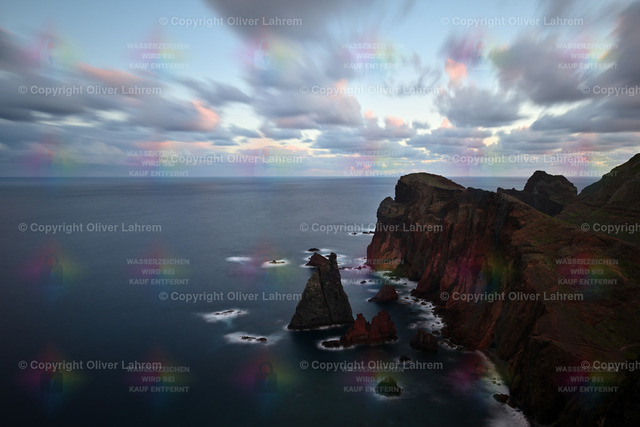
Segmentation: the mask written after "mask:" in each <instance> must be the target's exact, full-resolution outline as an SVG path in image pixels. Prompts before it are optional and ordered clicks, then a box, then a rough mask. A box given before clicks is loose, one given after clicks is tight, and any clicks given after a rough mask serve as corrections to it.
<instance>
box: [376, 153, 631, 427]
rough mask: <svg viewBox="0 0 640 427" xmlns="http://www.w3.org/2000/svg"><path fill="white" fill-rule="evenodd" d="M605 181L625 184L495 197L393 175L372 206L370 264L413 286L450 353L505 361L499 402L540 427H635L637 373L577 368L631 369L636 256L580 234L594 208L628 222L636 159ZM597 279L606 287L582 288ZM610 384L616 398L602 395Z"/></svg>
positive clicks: (607, 238) (424, 177)
mask: <svg viewBox="0 0 640 427" xmlns="http://www.w3.org/2000/svg"><path fill="white" fill-rule="evenodd" d="M614 171H615V172H616V173H615V174H612V175H611V176H614V175H615V176H617V177H624V179H622V180H621V179H612V178H610V177H605V178H603V179H602V180H601V181H599V182H598V183H596V184H593V185H592V186H589V187H587V188H585V189H584V190H583V191H582V192H581V193H580V195H577V196H576V194H575V193H576V192H575V187H573V185H572V184H571V183H569V182H568V181H567V180H566V179H564V178H563V177H559V176H551V175H548V174H545V173H543V172H536V174H534V176H533V177H532V178H531V179H530V181H529V182H528V183H527V186H525V190H523V191H518V190H502V189H499V190H498V191H497V192H490V191H483V190H478V189H474V188H464V187H462V186H460V185H458V184H456V183H455V182H453V181H450V180H448V179H446V178H444V177H441V176H437V175H431V174H426V173H418V174H410V175H406V176H403V177H401V178H400V180H399V181H398V183H397V185H396V195H395V198H393V199H392V198H390V197H389V198H387V199H385V200H383V201H382V203H381V204H380V207H379V208H378V212H377V217H378V224H377V226H376V232H375V234H374V237H373V240H372V242H371V244H370V245H369V247H368V248H367V259H368V264H369V266H370V267H371V268H373V269H386V270H393V271H394V274H396V275H398V276H404V277H408V278H409V279H411V280H415V281H418V285H417V287H416V289H415V290H414V291H413V292H412V293H413V295H414V296H416V297H420V298H424V299H427V300H429V301H432V302H433V304H434V305H435V306H436V313H437V314H438V315H440V316H441V317H443V318H444V319H445V321H446V323H447V325H448V332H449V335H450V339H451V341H452V342H453V343H454V344H458V345H463V346H464V347H465V348H467V349H470V350H475V349H478V350H484V351H485V352H486V353H489V354H494V355H495V356H496V357H497V358H499V359H500V360H501V361H503V362H504V364H505V366H506V367H505V370H506V374H507V379H508V383H509V388H510V396H509V397H508V398H505V397H504V396H498V397H497V398H496V399H498V400H499V401H504V402H510V404H515V405H517V406H518V407H520V408H521V409H522V410H523V411H524V412H525V414H527V415H528V416H529V417H531V418H532V419H533V420H535V421H536V422H539V423H545V424H547V423H558V424H559V425H587V426H590V425H593V426H595V425H612V426H613V425H634V424H635V425H638V424H640V422H639V420H638V417H640V415H638V411H637V409H636V408H635V406H634V403H633V402H637V401H638V397H639V396H640V386H639V385H640V379H639V375H638V370H636V371H632V370H626V371H618V372H605V373H598V374H594V373H593V372H592V370H589V369H586V368H585V366H584V365H582V366H581V364H583V363H584V362H586V363H589V366H595V363H605V362H606V363H613V362H618V363H622V362H627V363H631V362H634V361H639V360H640V358H639V356H640V336H639V335H638V333H637V331H638V330H640V319H639V318H638V316H637V314H638V313H639V312H640V298H638V291H639V290H640V247H639V246H637V245H636V244H634V243H633V240H632V239H624V238H622V237H617V236H615V235H614V236H612V235H607V234H604V233H598V232H594V231H592V230H586V228H585V227H584V225H582V226H581V224H580V221H582V220H583V219H584V218H594V216H593V211H594V209H595V208H597V209H598V213H599V216H598V220H599V221H600V222H607V221H610V222H612V223H618V222H619V219H620V216H622V217H623V218H625V219H629V218H635V220H638V218H639V217H638V216H637V215H636V212H635V210H634V209H637V207H638V206H639V203H638V199H639V198H640V192H639V191H633V190H632V189H638V182H639V181H640V178H639V176H640V175H639V174H640V154H638V155H636V156H634V157H633V158H632V159H631V160H629V161H628V162H627V163H625V164H624V165H621V166H619V167H617V168H615V169H614ZM607 195H608V196H609V198H607ZM594 207H595V208H594ZM625 207H626V210H623V208H625ZM616 212H618V216H616V215H615V214H616ZM550 215H554V216H550ZM412 225H413V226H412ZM417 225H420V226H421V227H418V226H417ZM427 226H431V228H428V227H427ZM425 229H426V230H431V231H424V230H425ZM380 260H387V261H384V262H380ZM387 264H388V265H387ZM567 265H568V266H569V267H567ZM585 266H586V268H585ZM572 267H575V268H572ZM594 276H595V278H596V279H602V280H606V282H602V283H604V284H603V285H600V286H597V285H594V284H592V282H588V281H585V280H587V279H589V280H591V279H592V278H593V277H594ZM501 295H502V296H505V297H504V298H498V297H496V296H501ZM544 295H554V298H543V297H542V296H544ZM525 296H526V297H525ZM420 338H421V340H422V342H423V343H424V344H425V345H429V343H430V341H431V339H430V338H428V337H425V336H423V337H420ZM419 341H420V340H417V341H416V345H418V342H419ZM563 369H564V370H566V371H567V372H578V373H579V375H578V376H570V375H566V374H565V373H564V371H563ZM574 369H575V371H574ZM580 369H583V370H586V372H582V373H584V375H582V373H581V371H580ZM576 377H578V378H580V377H588V378H587V384H584V381H583V383H578V382H579V381H580V380H579V379H578V380H576V379H574V378H576ZM601 378H602V379H601ZM574 382H575V384H574ZM611 384H613V385H615V386H616V387H617V388H616V389H615V391H616V392H615V393H613V392H607V391H604V392H602V390H603V389H604V388H611V387H605V386H610V385H611ZM567 386H571V387H572V386H575V389H574V388H569V389H567V388H566V387H567ZM592 386H593V387H595V388H593V387H592ZM580 387H583V388H582V389H581V388H580ZM596 389H597V390H596ZM584 390H586V391H584ZM636 404H637V403H636Z"/></svg>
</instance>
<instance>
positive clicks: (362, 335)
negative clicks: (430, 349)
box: [322, 310, 398, 348]
mask: <svg viewBox="0 0 640 427" xmlns="http://www.w3.org/2000/svg"><path fill="white" fill-rule="evenodd" d="M397 339H398V335H397V333H396V325H394V324H393V322H392V321H391V316H389V313H387V312H386V311H385V310H382V311H380V312H379V313H378V314H377V315H375V316H374V317H373V319H371V323H369V322H367V319H365V318H364V316H363V315H362V313H358V316H357V317H356V321H355V323H354V324H353V325H351V328H349V330H348V331H347V333H346V334H345V335H343V336H341V337H340V339H339V340H329V341H323V342H322V345H323V346H324V347H327V348H339V347H352V346H354V345H358V344H381V343H385V342H389V341H395V340H397Z"/></svg>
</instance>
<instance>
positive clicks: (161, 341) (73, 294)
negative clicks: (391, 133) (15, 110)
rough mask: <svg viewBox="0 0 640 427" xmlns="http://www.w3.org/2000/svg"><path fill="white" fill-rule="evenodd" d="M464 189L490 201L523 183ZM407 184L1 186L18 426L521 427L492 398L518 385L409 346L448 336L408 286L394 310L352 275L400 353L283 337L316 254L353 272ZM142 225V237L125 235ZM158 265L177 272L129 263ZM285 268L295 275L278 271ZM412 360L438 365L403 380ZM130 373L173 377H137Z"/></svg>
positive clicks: (5, 306)
mask: <svg viewBox="0 0 640 427" xmlns="http://www.w3.org/2000/svg"><path fill="white" fill-rule="evenodd" d="M456 181H458V182H460V183H461V184H463V185H465V186H474V187H477V188H485V189H491V190H495V188H496V187H497V186H502V187H507V188H511V187H513V186H515V187H516V188H522V186H523V185H524V182H525V180H524V179H513V178H498V179H496V178H486V179H477V178H476V179H471V178H466V179H457V180H456ZM395 182H396V179H395V178H393V179H386V178H385V179H382V178H380V179H360V178H354V179H299V178H297V179H294V178H289V179H259V180H258V179H253V178H246V179H215V180H166V181H163V180H159V181H139V180H138V181H137V180H133V181H131V180H119V179H87V180H66V179H58V180H45V179H42V180H41V179H4V180H2V181H1V182H0V194H1V195H2V200H3V208H2V210H1V213H0V235H1V236H2V252H1V257H0V258H1V260H2V261H1V262H0V266H1V269H0V277H1V281H0V283H1V285H2V286H1V288H0V304H1V310H0V312H1V313H2V323H1V324H2V326H1V328H2V334H1V336H2V341H3V342H2V348H3V350H2V354H1V356H0V357H1V360H0V362H1V365H0V367H1V375H2V383H3V384H4V385H5V393H4V394H6V396H5V397H4V398H3V402H4V404H3V406H4V407H5V412H4V414H3V415H4V416H5V419H8V420H11V421H12V423H15V422H18V423H20V424H21V425H46V424H52V425H54V424H58V425H140V424H141V423H144V424H145V425H146V424H163V425H173V424H175V425H255V424H256V423H259V424H260V425H263V424H278V425H289V424H293V423H294V422H296V423H299V422H300V421H299V420H305V424H306V425H326V424H328V423H340V424H347V423H348V424H351V425H402V426H410V425H442V424H443V423H454V424H455V425H514V423H516V424H517V423H523V422H524V421H523V419H522V417H521V415H519V414H518V413H517V412H515V411H513V410H511V409H509V408H507V407H505V406H503V405H500V404H498V403H497V402H496V401H495V400H494V399H493V398H492V395H493V394H494V393H497V392H505V390H506V387H505V386H504V383H503V382H502V380H501V379H500V378H499V377H498V376H497V374H496V373H495V372H493V370H492V365H491V364H490V363H489V362H486V361H484V360H483V359H482V357H481V356H480V355H479V354H474V353H465V352H460V351H457V350H455V349H452V348H449V347H447V346H446V345H444V344H443V345H442V346H441V348H440V351H439V353H438V354H436V355H431V354H422V353H418V352H416V351H414V350H413V349H411V348H410V347H409V340H410V338H411V336H412V335H413V334H414V333H415V330H416V329H417V328H426V329H428V330H437V329H438V328H440V327H442V324H441V322H440V321H439V319H437V318H435V317H434V316H433V314H432V313H431V310H430V306H429V305H422V304H421V303H420V302H419V301H414V300H412V299H409V298H408V294H409V291H410V290H411V289H412V287H413V286H414V285H415V284H412V283H408V282H406V281H401V282H395V283H394V284H396V285H397V287H398V289H399V290H400V293H401V298H400V300H399V301H398V302H395V303H390V304H386V305H384V306H383V305H378V304H374V303H369V302H367V299H368V298H370V297H371V296H373V295H374V294H375V292H376V291H377V289H378V288H379V287H380V286H381V284H382V283H384V281H385V280H383V278H382V277H381V276H380V275H378V274H372V273H371V272H369V271H367V270H350V269H345V270H342V278H343V284H344V287H345V291H346V292H347V294H348V296H349V299H350V302H351V305H352V308H353V311H354V314H355V313H363V314H364V315H365V317H366V318H367V319H368V320H370V319H371V318H372V317H373V316H374V315H375V314H376V313H377V312H378V311H379V310H381V309H382V308H385V309H386V310H387V311H388V312H389V313H390V314H391V318H392V319H393V321H394V323H395V325H396V328H397V329H398V336H399V340H398V341H397V342H396V343H392V344H386V345H380V346H375V347H357V348H353V349H349V350H343V351H327V350H323V349H321V348H320V347H319V346H318V343H319V342H320V341H321V340H324V339H327V338H330V337H337V336H339V335H341V334H342V333H343V332H344V329H327V330H320V331H311V332H290V331H287V330H286V325H287V324H288V322H289V320H290V319H291V316H292V314H293V313H294V311H295V307H296V304H297V301H296V300H286V298H296V297H297V295H299V294H300V293H301V292H302V290H303V289H304V286H305V284H306V281H307V279H308V278H309V276H310V274H311V270H310V269H308V268H304V267H303V264H304V263H305V262H306V258H308V256H309V255H310V254H309V253H308V252H306V250H307V249H309V248H312V247H316V248H320V249H321V252H322V253H324V254H328V253H329V252H330V251H334V252H336V253H337V254H338V255H339V262H340V265H341V267H357V266H359V265H361V264H362V263H363V262H364V260H363V257H364V256H365V253H366V246H367V245H368V243H369V242H370V239H371V236H370V235H369V234H361V233H360V232H361V231H363V230H366V229H368V228H369V226H371V227H373V225H374V224H375V219H376V218H375V214H376V209H377V207H378V205H379V203H380V201H381V200H382V199H384V198H385V197H387V196H393V193H394V186H395ZM582 186H584V184H581V185H580V187H582ZM22 224H24V225H22ZM24 226H26V231H22V227H24ZM146 226H149V227H150V228H149V229H148V230H147V229H146V228H145V227H146ZM129 227H134V228H132V230H137V231H127V232H124V231H123V228H124V229H125V230H128V228H129ZM135 227H137V228H135ZM141 227H142V231H140V229H141ZM54 228H55V229H56V233H55V234H54V233H53V230H54ZM329 228H331V230H330V231H327V229H329ZM335 228H339V231H338V232H335V233H334V232H333V229H335ZM66 231H67V232H66ZM351 231H354V232H356V235H353V234H352V233H351ZM148 259H153V260H155V259H162V260H170V262H172V263H178V264H164V265H151V266H149V265H140V264H132V262H134V260H148ZM273 259H276V260H279V261H281V262H284V263H283V264H277V265H275V266H273V265H270V264H268V261H269V260H273ZM156 270H159V271H156ZM154 280H155V281H156V282H155V283H156V284H152V281H154ZM163 281H165V282H163ZM171 281H173V282H171ZM362 281H365V282H366V283H365V284H361V283H360V282H362ZM158 283H159V284H158ZM276 297H277V298H279V299H280V300H272V299H273V298H276ZM187 298H192V299H195V300H196V301H195V302H194V301H187ZM228 310H233V311H232V312H231V313H226V314H220V313H221V312H225V311H228ZM216 313H218V314H216ZM242 336H251V337H256V338H259V337H264V338H266V339H267V341H266V342H260V341H246V340H242V339H241V337H242ZM400 355H407V356H409V357H410V358H411V359H412V361H420V362H425V363H426V362H433V363H439V364H440V365H432V366H430V367H428V366H426V365H422V366H420V367H417V368H415V369H405V370H404V371H401V370H400V369H392V368H391V365H389V363H395V362H397V360H398V357H399V356H400ZM23 361H24V362H26V364H27V367H26V368H25V369H22V368H23V365H22V364H21V362H23ZM63 361H65V362H69V363H73V364H74V365H69V364H68V365H67V366H66V367H60V368H59V369H58V371H57V372H56V373H53V372H49V373H47V372H44V370H45V365H44V363H47V362H63ZM123 362H124V363H125V364H128V363H129V362H132V363H133V362H135V363H156V364H160V365H156V366H154V367H153V368H152V369H150V371H151V372H150V373H148V372H147V373H141V372H133V371H130V370H127V369H124V368H123V365H122V363H123ZM263 362H269V363H270V364H271V366H272V367H273V374H269V375H267V373H266V371H267V368H268V366H263V370H262V373H261V372H259V366H260V364H261V363H263ZM328 362H345V363H347V362H357V363H360V364H361V366H362V365H364V366H366V369H365V370H368V371H369V372H364V373H354V372H345V371H344V370H338V371H334V370H331V369H330V370H329V371H328V370H327V369H322V367H323V366H325V365H326V364H327V363H328ZM307 364H308V365H309V367H306V365H307ZM385 364H386V365H385ZM158 366H162V367H163V368H162V369H160V368H158ZM478 366H480V368H478ZM305 367H306V368H305ZM369 368H371V369H369ZM396 368H398V366H396ZM405 368H408V367H407V366H405ZM163 369H164V370H163ZM176 371H177V372H176ZM389 376H390V377H393V378H394V379H395V380H396V381H397V383H398V385H399V387H401V388H402V390H403V392H402V394H401V395H400V396H399V397H394V398H386V397H382V396H380V395H377V394H376V393H374V392H372V391H371V387H375V385H376V384H377V383H378V382H379V381H380V380H381V379H382V378H385V377H389ZM7 385H8V386H7ZM145 387H148V388H146V389H145ZM151 387H156V388H154V389H152V388H151ZM158 387H162V388H158ZM265 387H266V389H265ZM360 387H361V388H360ZM265 391H268V392H265ZM296 420H298V421H296Z"/></svg>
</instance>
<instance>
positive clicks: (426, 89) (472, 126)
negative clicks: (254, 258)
mask: <svg viewBox="0 0 640 427" xmlns="http://www.w3.org/2000/svg"><path fill="white" fill-rule="evenodd" d="M169 3H170V2H162V3H160V2H130V1H129V2H124V1H121V0H116V1H112V2H101V3H96V2H80V1H66V2H62V3H61V2H50V1H49V2H45V1H40V0H38V1H32V0H27V1H21V2H11V3H8V4H5V5H3V6H2V13H1V14H0V168H1V169H2V175H3V176H114V177H131V176H189V177H196V176H296V175H302V176H398V175H402V174H406V173H410V172H415V171H427V172H432V173H437V174H442V175H446V176H476V175H477V176H529V175H530V174H531V173H532V172H533V171H535V170H537V169H543V170H546V171H548V172H550V173H562V174H565V175H567V176H598V175H601V174H602V173H604V172H607V171H608V170H610V169H611V168H612V167H614V166H616V165H618V164H620V163H623V162H624V161H626V160H628V159H629V158H630V157H631V156H632V155H633V154H634V153H636V152H638V151H640V150H639V148H640V142H639V140H638V136H639V132H640V26H638V22H640V2H632V1H629V0H620V1H605V2H602V1H588V0H581V1H572V0H561V1H554V0H538V1H537V2H526V4H525V2H511V1H506V0H493V1H483V2H478V1H458V0H456V1H450V0H449V1H444V0H430V1H420V0H399V1H392V0H387V1H376V0H323V1H315V0H275V1H274V0H272V1H264V0H244V1H238V0H205V1H196V0H187V1H185V2H182V3H180V5H177V4H169Z"/></svg>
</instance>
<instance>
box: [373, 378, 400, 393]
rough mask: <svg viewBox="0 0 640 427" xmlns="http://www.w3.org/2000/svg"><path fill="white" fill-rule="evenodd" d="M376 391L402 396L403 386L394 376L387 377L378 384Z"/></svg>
mask: <svg viewBox="0 0 640 427" xmlns="http://www.w3.org/2000/svg"><path fill="white" fill-rule="evenodd" d="M376 393H377V394H381V395H382V396H400V395H401V394H402V387H399V386H398V382H397V381H396V380H395V379H394V378H393V377H386V378H384V379H383V380H382V381H380V382H379V383H378V385H376Z"/></svg>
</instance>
